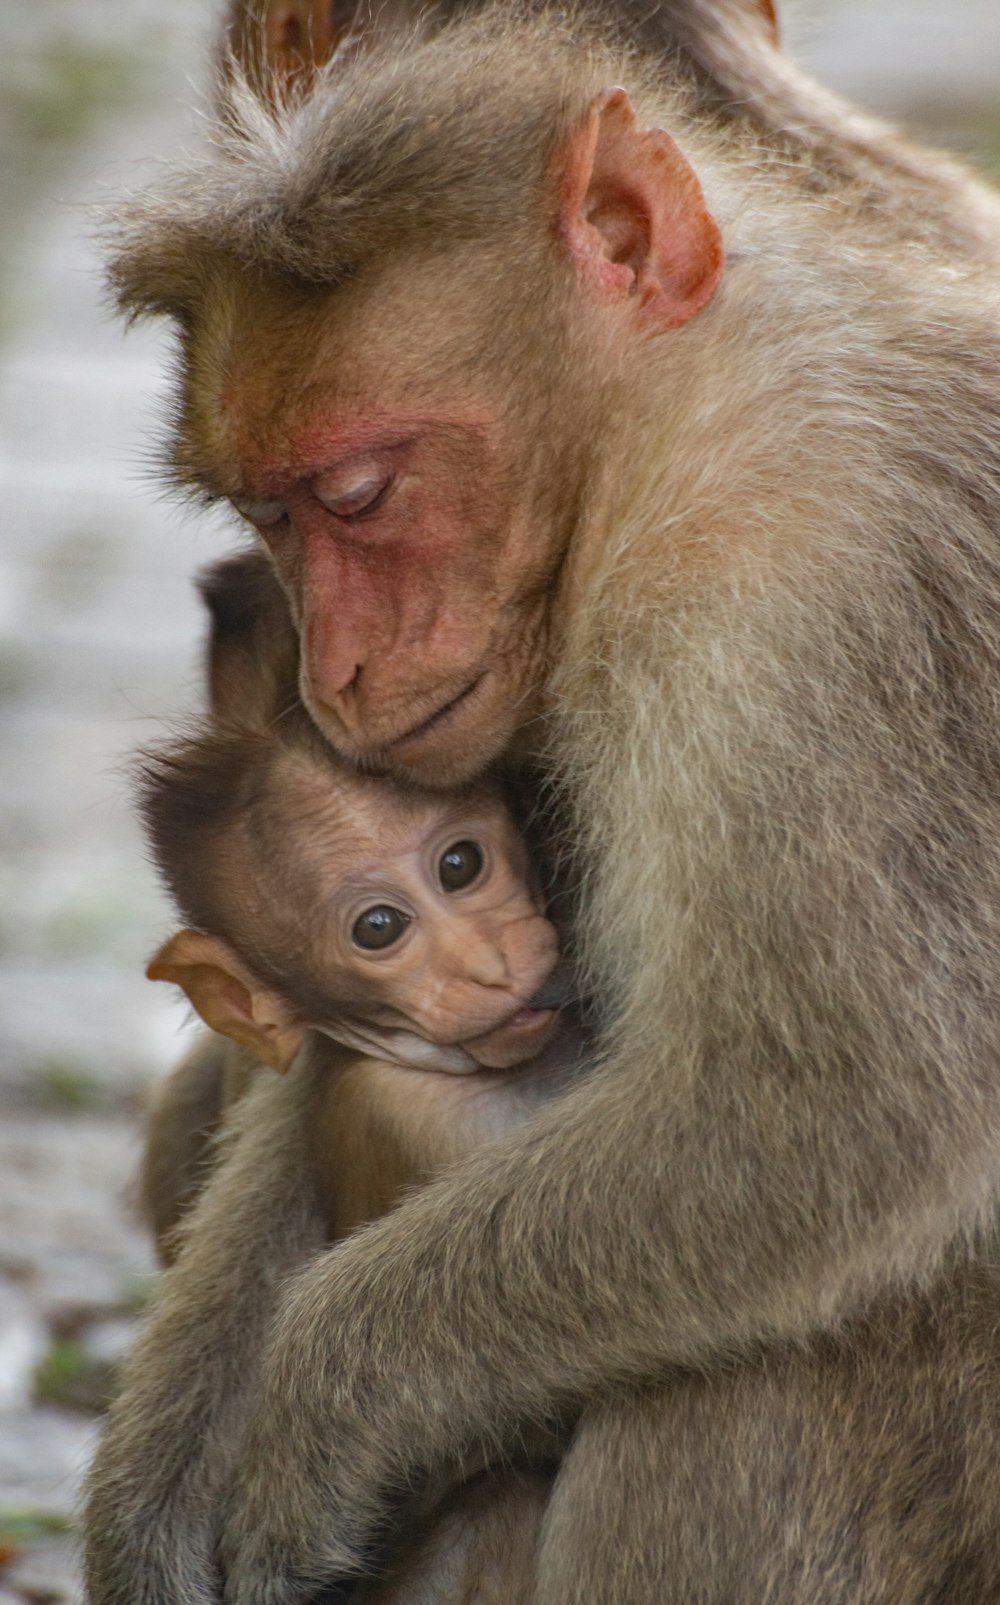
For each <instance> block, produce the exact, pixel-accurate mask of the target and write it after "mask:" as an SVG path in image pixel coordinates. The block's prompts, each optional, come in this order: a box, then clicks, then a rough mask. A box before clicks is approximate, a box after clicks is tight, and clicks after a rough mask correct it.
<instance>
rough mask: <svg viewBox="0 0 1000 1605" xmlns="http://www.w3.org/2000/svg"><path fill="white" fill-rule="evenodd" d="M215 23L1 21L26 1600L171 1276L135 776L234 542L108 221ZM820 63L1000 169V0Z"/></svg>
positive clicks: (38, 1586)
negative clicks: (158, 477) (142, 1146)
mask: <svg viewBox="0 0 1000 1605" xmlns="http://www.w3.org/2000/svg"><path fill="white" fill-rule="evenodd" d="M210 12H211V0H203V3H201V4H199V3H198V0H170V4H163V3H162V0H158V3H154V0H127V3H125V0H49V3H47V4H46V5H44V6H40V5H35V6H31V7H21V6H15V5H14V4H13V3H12V0H7V3H6V4H3V5H2V7H0V205H2V213H0V215H2V216H3V217H4V220H5V227H4V230H3V233H2V236H0V485H2V487H3V503H4V505H5V506H6V507H7V509H8V512H7V516H6V520H5V522H6V529H5V531H4V538H3V542H2V550H0V731H2V739H3V751H4V759H3V765H2V770H0V1605H12V1602H14V1601H19V1602H25V1601H32V1602H34V1605H43V1602H49V1601H52V1602H56V1601H74V1600H79V1599H80V1598H81V1592H80V1585H79V1582H78V1573H77V1567H76V1561H75V1539H74V1533H73V1519H74V1513H75V1511H76V1509H77V1505H78V1498H79V1489H80V1477H81V1472H82V1469H83V1467H84V1465H85V1463H86V1460H87V1457H88V1455H89V1452H90V1450H91V1448H92V1445H93V1442H94V1436H95V1431H96V1423H97V1419H98V1413H99V1410H100V1406H101V1402H102V1400H103V1398H104V1397H105V1396H106V1392H107V1388H108V1385H109V1376H110V1374H111V1373H112V1372H113V1368H114V1364H115V1362H116V1360H117V1359H118V1357H119V1356H120V1355H121V1353H122V1352H123V1350H124V1349H125V1347H126V1346H127V1344H128V1342H129V1339H130V1336H131V1334H132V1331H133V1330H134V1322H135V1319H136V1315H137V1312H138V1310H139V1308H140V1306H141V1305H142V1303H143V1301H144V1299H145V1297H146V1295H147V1293H148V1291H149V1288H150V1285H151V1282H152V1262H151V1257H150V1254H149V1250H148V1247H147V1245H146V1243H145V1240H144V1238H143V1235H142V1233H141V1232H140V1231H139V1230H138V1229H137V1227H136V1225H135V1224H134V1222H133V1220H132V1218H131V1216H130V1213H129V1208H128V1204H127V1193H128V1183H129V1177H130V1175H131V1173H132V1170H133V1167H134V1164H135V1158H136V1152H137V1142H138V1138H137V1129H138V1128H137V1116H138V1111H139V1108H140V1105H141V1099H142V1093H143V1089H144V1087H146V1085H147V1084H148V1082H149V1080H150V1078H151V1077H153V1076H154V1075H156V1074H157V1073H158V1072H159V1071H161V1070H162V1069H163V1068H164V1067H166V1066H167V1065H168V1064H169V1063H170V1062H171V1061H172V1060H173V1059H175V1058H176V1057H177V1055H178V1051H179V1040H180V1038H179V1033H180V1032H181V1031H182V1030H183V1029H184V1017H183V1013H182V1011H180V1010H179V1009H178V1007H177V1006H176V1004H174V1003H173V1001H172V1000H170V999H169V998H165V997H160V995H159V991H160V989H158V988H155V987H151V986H149V985H148V984H147V983H146V982H144V981H143V979H142V964H143V960H144V958H145V957H146V956H147V955H148V954H149V952H150V951H151V950H152V949H153V947H154V946H155V945H156V942H157V941H158V940H159V938H160V937H161V936H162V934H163V933H164V931H165V930H166V928H167V914H166V911H165V907H164V904H163V902H162V900H161V898H160V896H159V894H158V892H157V890H156V887H155V885H154V883H153V879H152V876H151V874H150V871H149V869H148V867H147V866H146V865H145V864H144V862H143V856H142V849H141V845H140V843H139V840H138V836H137V832H136V830H135V826H134V824H133V822H132V820H131V817H130V813H129V805H128V800H127V782H126V778H125V776H126V770H127V759H128V754H129V753H130V752H131V751H133V749H134V748H135V747H136V746H137V745H138V744H139V743H141V742H142V741H145V740H148V739H149V738H150V736H151V735H152V734H153V733H154V732H156V731H157V730H158V729H159V728H161V726H162V722H163V720H164V718H165V717H167V716H169V715H170V714H171V713H172V712H173V711H175V710H177V709H178V708H180V707H184V706H190V705H191V703H192V702H193V700H194V699H195V698H196V697H197V658H196V646H195V642H196V637H197V631H198V627H199V621H198V612H197V608H196V607H195V605H194V602H193V599H192V596H191V593H190V584H189V576H190V574H191V572H192V570H193V569H194V568H195V567H196V566H197V565H198V564H200V563H204V562H207V561H209V560H210V559H211V557H212V556H213V555H215V554H216V553H218V552H219V551H221V550H224V549H225V548H226V546H227V545H228V544H231V542H232V532H231V531H227V530H226V529H225V528H224V527H222V526H216V527H214V528H209V529H206V528H205V527H204V521H203V520H201V519H199V520H197V521H195V520H189V521H187V522H185V521H184V520H183V518H182V516H181V514H180V512H179V510H178V509H176V508H175V507H173V506H171V505H170V504H167V503H164V502H163V501H162V500H159V499H158V498H157V493H156V490H155V487H154V486H153V484H152V482H151V480H150V477H149V472H148V462H149V458H150V454H151V440H152V437H153V432H154V420H155V417H156V399H157V396H158V395H162V387H163V378H162V362H163V348H162V344H161V341H160V339H159V337H158V336H157V335H155V334H154V333H151V332H149V331H138V332H133V333H132V334H130V335H129V336H128V338H127V339H124V338H123V337H122V336H121V334H120V333H119V332H118V330H117V329H116V327H115V326H114V324H113V323H112V321H111V320H110V319H109V318H108V316H107V315H106V313H105V312H104V311H103V310H102V308H101V303H100V290H99V269H98V265H97V253H96V250H95V248H94V245H93V242H92V240H91V238H90V231H91V219H90V216H89V214H88V210H87V207H88V205H89V203H92V202H93V201H94V200H99V199H100V197H101V196H102V194H109V193H118V192H120V191H121V190H122V189H123V188H125V187H128V186H129V185H130V184H132V183H133V182H135V181H136V180H137V178H138V177H139V176H141V159H143V158H146V157H147V156H148V155H150V154H154V155H155V154H157V153H159V154H166V153H169V152H170V151H171V150H173V149H176V148H177V146H178V145H179V144H180V143H181V142H182V141H183V140H184V139H185V138H187V137H192V136H193V134H194V133H195V131H196V123H197V119H196V117H195V115H194V114H193V112H192V111H191V110H190V109H189V108H191V107H192V106H194V105H195V104H196V103H197V95H198V90H199V86H201V85H202V84H203V81H204V61H205V55H206V49H205V42H206V39H207V37H208V36H209V33H210V20H209V19H210ZM793 21H794V32H795V35H796V38H797V39H801V40H804V43H803V44H802V48H801V53H803V54H805V55H806V56H807V57H809V58H810V59H812V60H813V61H814V62H816V63H817V64H818V66H819V67H820V70H821V71H822V72H823V73H824V75H825V76H827V77H828V78H829V79H830V80H831V81H833V82H835V83H836V84H837V85H838V86H839V87H842V88H845V89H848V90H852V91H854V92H856V93H858V94H859V95H861V96H862V97H864V98H865V99H866V100H867V101H868V103H869V104H871V105H872V106H875V107H878V108H881V109H885V110H889V111H890V112H891V113H892V114H893V115H904V116H909V117H913V118H914V119H915V120H916V121H921V122H924V123H925V124H927V125H928V126H931V127H933V128H936V129H939V130H941V131H943V132H945V133H947V134H949V135H951V136H952V137H958V138H959V139H962V140H965V141H966V142H967V143H968V144H969V145H971V146H972V147H978V148H979V149H980V150H981V151H982V152H983V153H984V154H985V155H986V157H987V159H992V160H994V161H996V162H998V164H1000V89H998V86H1000V9H998V6H997V0H953V3H952V4H951V5H950V6H949V7H947V8H943V7H942V6H941V4H940V0H878V3H877V4H875V3H874V0H867V3H866V0H828V3H826V4H823V3H822V0H815V3H814V4H812V5H811V6H810V9H809V13H808V15H804V13H803V7H802V6H800V7H798V8H797V10H796V12H795V15H794V19H793Z"/></svg>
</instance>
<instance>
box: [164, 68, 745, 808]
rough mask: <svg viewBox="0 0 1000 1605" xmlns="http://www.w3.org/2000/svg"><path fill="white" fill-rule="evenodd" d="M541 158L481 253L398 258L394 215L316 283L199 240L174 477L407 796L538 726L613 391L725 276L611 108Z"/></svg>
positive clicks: (689, 209) (680, 192)
mask: <svg viewBox="0 0 1000 1605" xmlns="http://www.w3.org/2000/svg"><path fill="white" fill-rule="evenodd" d="M534 165H535V173H534V177H532V174H531V173H530V172H529V173H527V174H525V173H523V172H522V171H521V168H520V167H518V166H517V164H516V163H515V167H516V168H517V170H516V173H515V180H514V181H515V182H516V183H517V184H518V185H519V186H520V187H521V189H522V190H523V191H524V194H522V195H521V196H520V198H519V200H516V201H512V202H511V203H510V208H509V213H510V217H511V219H512V221H511V223H510V225H509V227H506V228H504V229H502V230H501V231H500V237H499V241H498V238H497V222H496V212H495V209H494V207H493V202H492V196H491V197H490V207H489V208H488V211H489V216H490V226H491V234H490V236H489V238H486V239H484V238H482V237H481V236H479V235H477V234H476V233H475V231H474V230H473V231H471V232H470V234H469V235H468V237H466V238H462V237H459V238H458V239H457V240H456V241H455V242H454V243H453V244H452V245H451V246H450V247H449V248H448V249H444V248H442V246H441V245H440V244H439V243H438V238H437V236H435V238H434V239H433V240H432V241H431V242H430V243H428V244H424V245H423V246H422V247H420V246H418V247H417V248H414V249H411V250H409V251H402V250H400V248H399V243H398V242H399V230H400V229H401V228H403V227H404V223H400V224H399V225H398V226H397V227H396V229H395V231H394V232H393V231H390V232H389V233H388V234H385V233H383V235H382V236H379V238H380V239H382V241H383V248H382V249H376V247H375V245H373V244H372V241H371V240H370V239H369V240H368V242H367V251H368V255H367V258H366V257H365V251H364V247H363V245H359V246H358V251H359V252H360V254H361V257H362V265H361V266H358V264H357V262H356V261H355V262H353V263H348V264H345V265H344V266H343V268H342V269H341V270H340V272H339V275H338V273H336V272H335V271H333V269H332V268H331V267H330V264H329V262H328V261H327V259H326V258H325V257H324V258H323V265H324V271H325V272H326V271H328V272H329V273H330V275H331V278H332V279H333V280H334V281H335V283H334V287H332V288H331V287H329V286H327V287H316V286H315V285H312V284H310V283H308V282H305V281H304V279H303V277H299V278H298V279H297V280H296V278H295V276H294V275H293V274H292V273H290V272H289V271H288V270H287V268H286V269H285V271H284V272H282V271H279V270H278V268H277V266H266V267H258V266H252V265H249V264H248V263H247V261H246V260H244V261H243V262H242V263H241V262H240V260H239V255H238V253H237V252H236V251H234V250H224V249H219V248H218V246H216V248H215V249H214V250H213V251H212V252H211V254H210V257H209V260H208V263H207V265H206V266H205V267H204V269H203V271H202V272H201V274H200V276H199V278H198V282H197V286H196V291H195V290H191V291H189V296H190V305H189V307H188V308H187V309H186V314H185V316H184V318H183V323H184V344H183V363H182V381H183V382H182V394H181V405H180V409H179V423H180V426H179V429H178V433H177V438H176V441H175V450H174V455H175V460H176V464H177V467H178V470H179V473H180V475H181V477H182V478H183V479H184V480H185V482H187V483H191V482H193V483H195V484H197V485H198V486H200V487H201V488H202V489H203V490H206V491H207V492H208V493H209V494H210V495H211V496H215V497H226V498H228V499H229V500H230V501H231V502H233V503H234V505H235V506H236V507H237V508H238V510H239V511H240V512H241V513H242V514H243V515H244V517H245V518H247V519H248V520H249V521H250V523H251V524H253V526H254V527H255V529H256V530H257V532H258V534H259V536H260V538H261V540H262V541H263V542H264V543H265V545H266V546H267V548H268V550H269V552H270V554H271V557H272V560H273V562H274V566H275V569H276V572H277V574H278V577H279V579H280V581H281V584H282V586H283V588H284V590H285V593H286V595H287V597H288V600H289V603H290V606H291V609H292V614H293V617H294V619H295V623H296V627H297V629H298V632H299V637H300V642H301V689H302V695H303V697H304V700H305V702H306V704H307V706H308V707H309V709H310V711H311V713H312V715H313V717H314V718H315V720H316V721H317V723H318V724H319V726H320V727H321V728H322V730H323V731H324V733H325V734H326V735H327V737H328V738H329V740H330V742H331V743H332V745H333V746H334V747H335V748H336V749H337V750H338V751H339V752H340V753H342V754H343V755H344V756H345V757H346V758H348V759H349V760H351V761H352V762H354V763H357V764H359V765H363V766H365V767H368V768H374V769H377V770H384V771H387V772H389V773H391V774H394V775H396V776H400V777H403V776H409V777H412V778H413V779H416V780H418V781H420V782H423V783H424V784H432V785H453V784H455V783H456V782H458V781H461V780H465V779H467V778H469V777H470V776H472V775H474V774H475V773H477V772H478V771H480V770H482V769H483V768H484V767H485V766H486V765H487V764H488V763H489V762H490V761H491V760H492V759H494V758H496V757H497V756H498V755H499V754H501V753H503V752H504V751H505V750H508V749H510V748H511V747H512V746H514V745H516V744H517V743H518V741H519V740H521V739H523V738H524V736H525V734H526V732H527V731H528V729H529V727H530V726H531V724H532V721H533V720H535V719H536V718H537V717H538V715H539V713H540V712H541V711H542V710H543V708H544V702H545V686H546V681H547V677H548V672H549V668H550V665H551V663H552V661H553V660H554V658H556V657H557V656H558V652H559V641H558V639H557V635H558V631H557V629H556V626H555V621H556V620H557V619H558V617H559V616H560V601H561V591H562V588H563V581H564V576H565V558H566V554H567V550H568V548H569V545H570V542H571V539H572V537H573V535H574V532H575V531H576V530H577V529H579V527H580V526H581V523H583V524H586V525H587V526H588V528H590V529H591V531H593V528H594V526H595V523H596V522H598V521H597V520H595V518H594V514H593V507H592V506H590V505H588V499H589V500H590V501H592V487H593V485H594V484H595V483H599V482H600V478H601V475H600V467H601V460H602V450H601V442H602V440H603V437H604V420H605V417H606V414H607V408H608V403H609V398H610V397H615V398H616V405H618V406H619V407H620V406H621V404H622V397H623V396H624V395H627V394H628V393H629V390H630V389H632V390H634V388H635V385H634V383H633V385H632V386H631V387H630V386H629V385H628V384H627V383H623V378H625V379H627V376H628V374H629V372H630V371H631V370H630V364H631V363H632V360H633V357H634V354H635V351H636V348H637V346H638V345H639V344H640V343H645V342H646V341H647V340H648V339H649V338H650V336H654V335H658V334H660V333H663V332H664V331H666V330H668V329H674V328H677V327H678V326H679V325H680V324H682V323H685V322H686V321H687V320H688V319H689V318H690V317H692V316H693V315H694V313H695V312H697V311H698V310H699V309H700V307H702V306H703V305H704V304H705V303H706V301H707V300H708V299H709V298H710V297H711V295H712V293H713V292H714V289H715V287H716V285H717V283H718V280H719V277H720V275H721V271H722V255H721V247H720V245H719V240H718V231H717V230H716V228H715V225H714V223H713V222H712V220H711V218H710V217H709V216H708V214H707V212H706V211H705V208H704V203H703V200H702V197H701V191H700V189H699V187H698V184H697V180H696V179H695V177H694V175H693V173H692V172H691V169H690V168H689V167H688V166H687V163H686V162H685V160H684V158H683V157H682V156H681V154H680V152H679V151H678V150H677V148H676V146H675V145H674V144H673V142H672V141H671V140H669V138H668V137H667V136H666V135H665V134H663V133H661V132H660V131H658V130H651V131H648V132H642V131H640V130H639V129H638V128H637V126H636V123H635V119H634V116H633V113H632V109H631V106H630V105H629V102H628V99H627V97H626V95H625V93H624V91H621V90H616V91H607V92H603V93H601V94H599V95H598V96H596V98H595V99H593V100H592V101H591V102H590V104H589V105H587V106H586V107H584V108H582V115H580V114H579V113H578V114H577V115H576V119H575V121H571V122H570V123H569V124H568V126H567V128H566V129H565V130H564V131H563V132H562V134H561V135H560V137H559V138H558V139H557V140H556V142H555V154H554V156H553V155H549V156H547V157H546V160H545V163H544V165H543V166H542V167H541V168H540V169H539V167H538V161H537V155H536V158H535V164H534ZM532 186H534V189H532ZM318 196H319V199H318V200H317V202H316V204H317V206H318V205H319V201H320V200H322V201H323V202H324V204H326V203H327V202H328V201H329V197H328V195H327V194H326V192H325V191H318ZM474 201H475V196H473V198H472V199H471V200H470V199H469V198H468V197H466V204H467V206H468V208H470V209H471V212H473V213H474V211H475V207H474V205H473V202H474ZM260 204H263V203H260ZM331 204H332V203H331ZM481 210H483V208H481ZM337 215H338V216H339V215H340V214H339V213H338V214H337ZM282 226H283V227H286V228H288V227H290V225H288V224H287V222H286V223H284V224H283V225H282ZM334 238H339V236H334ZM376 244H377V241H376ZM287 249H288V247H287V245H286V250H287ZM331 249H332V247H331ZM603 456H604V458H605V459H606V458H607V457H608V456H609V453H608V452H607V449H606V447H605V448H604V450H603Z"/></svg>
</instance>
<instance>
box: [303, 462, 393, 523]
mask: <svg viewBox="0 0 1000 1605" xmlns="http://www.w3.org/2000/svg"><path fill="white" fill-rule="evenodd" d="M391 485H392V478H391V476H390V475H389V474H387V473H385V472H384V471H383V470H382V469H381V468H370V469H365V470H364V471H363V472H356V473H355V474H353V475H352V476H351V477H350V478H347V477H346V476H345V475H344V474H343V473H342V472H341V473H330V474H320V476H319V478H318V479H316V480H314V481H313V487H312V488H313V495H314V496H315V497H316V500H317V501H319V502H322V504H323V506H324V507H325V508H326V510H327V512H329V513H334V514H335V515H336V517H337V518H345V519H348V520H350V519H353V518H364V517H365V516H366V515H367V514H368V513H374V512H375V511H376V509H377V508H379V507H381V505H382V503H383V502H384V501H385V499H386V497H387V496H388V494H389V489H390V487H391Z"/></svg>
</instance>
